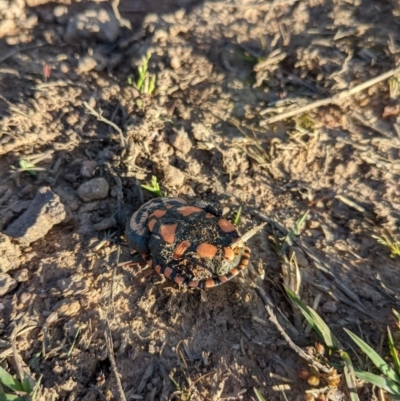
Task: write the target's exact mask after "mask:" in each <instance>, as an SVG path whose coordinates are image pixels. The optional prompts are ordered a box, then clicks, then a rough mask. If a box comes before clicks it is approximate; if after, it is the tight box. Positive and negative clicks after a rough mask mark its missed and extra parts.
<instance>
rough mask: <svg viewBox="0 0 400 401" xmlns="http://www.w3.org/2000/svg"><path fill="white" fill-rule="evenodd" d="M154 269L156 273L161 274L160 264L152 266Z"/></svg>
mask: <svg viewBox="0 0 400 401" xmlns="http://www.w3.org/2000/svg"><path fill="white" fill-rule="evenodd" d="M154 270H155V271H156V272H157V273H158V274H161V266H160V265H157V266H156V267H155V268H154Z"/></svg>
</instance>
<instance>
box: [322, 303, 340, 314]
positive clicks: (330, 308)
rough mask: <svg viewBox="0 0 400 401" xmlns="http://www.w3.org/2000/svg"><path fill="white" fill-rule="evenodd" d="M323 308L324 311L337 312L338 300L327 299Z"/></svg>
mask: <svg viewBox="0 0 400 401" xmlns="http://www.w3.org/2000/svg"><path fill="white" fill-rule="evenodd" d="M321 309H322V312H324V313H335V312H336V311H337V305H336V302H334V301H327V302H325V303H324V304H323V305H322V307H321Z"/></svg>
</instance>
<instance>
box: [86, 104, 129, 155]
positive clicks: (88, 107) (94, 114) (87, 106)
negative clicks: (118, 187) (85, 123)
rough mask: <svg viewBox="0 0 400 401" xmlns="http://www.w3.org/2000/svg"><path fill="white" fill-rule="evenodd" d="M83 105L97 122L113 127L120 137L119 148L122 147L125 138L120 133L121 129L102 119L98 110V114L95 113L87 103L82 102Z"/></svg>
mask: <svg viewBox="0 0 400 401" xmlns="http://www.w3.org/2000/svg"><path fill="white" fill-rule="evenodd" d="M83 105H84V106H85V108H86V109H87V110H88V111H89V113H90V114H91V115H92V116H95V117H96V118H97V120H98V121H100V122H102V123H105V124H108V125H110V126H111V127H113V128H114V129H115V131H117V132H118V133H119V135H120V137H121V146H122V147H124V146H125V138H124V134H123V133H122V130H121V128H119V127H118V125H117V124H114V123H113V122H112V121H110V120H108V119H107V118H105V117H103V116H102V114H101V110H100V112H97V111H96V110H94V109H93V107H91V106H90V105H89V103H87V102H83Z"/></svg>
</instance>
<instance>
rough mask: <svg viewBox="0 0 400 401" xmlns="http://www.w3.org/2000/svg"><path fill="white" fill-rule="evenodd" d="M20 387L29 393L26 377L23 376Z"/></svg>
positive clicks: (29, 388)
mask: <svg viewBox="0 0 400 401" xmlns="http://www.w3.org/2000/svg"><path fill="white" fill-rule="evenodd" d="M22 388H23V391H25V393H27V394H29V393H30V392H31V391H32V389H31V386H30V384H29V381H28V379H26V378H24V380H23V381H22Z"/></svg>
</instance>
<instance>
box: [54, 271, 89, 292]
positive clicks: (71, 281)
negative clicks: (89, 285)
mask: <svg viewBox="0 0 400 401" xmlns="http://www.w3.org/2000/svg"><path fill="white" fill-rule="evenodd" d="M57 287H58V288H59V289H60V291H61V292H62V293H63V294H64V295H67V294H69V295H71V294H81V293H82V292H84V291H85V290H86V282H85V281H84V280H83V277H82V276H81V275H80V274H74V275H73V276H70V277H68V278H61V279H60V280H57Z"/></svg>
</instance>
